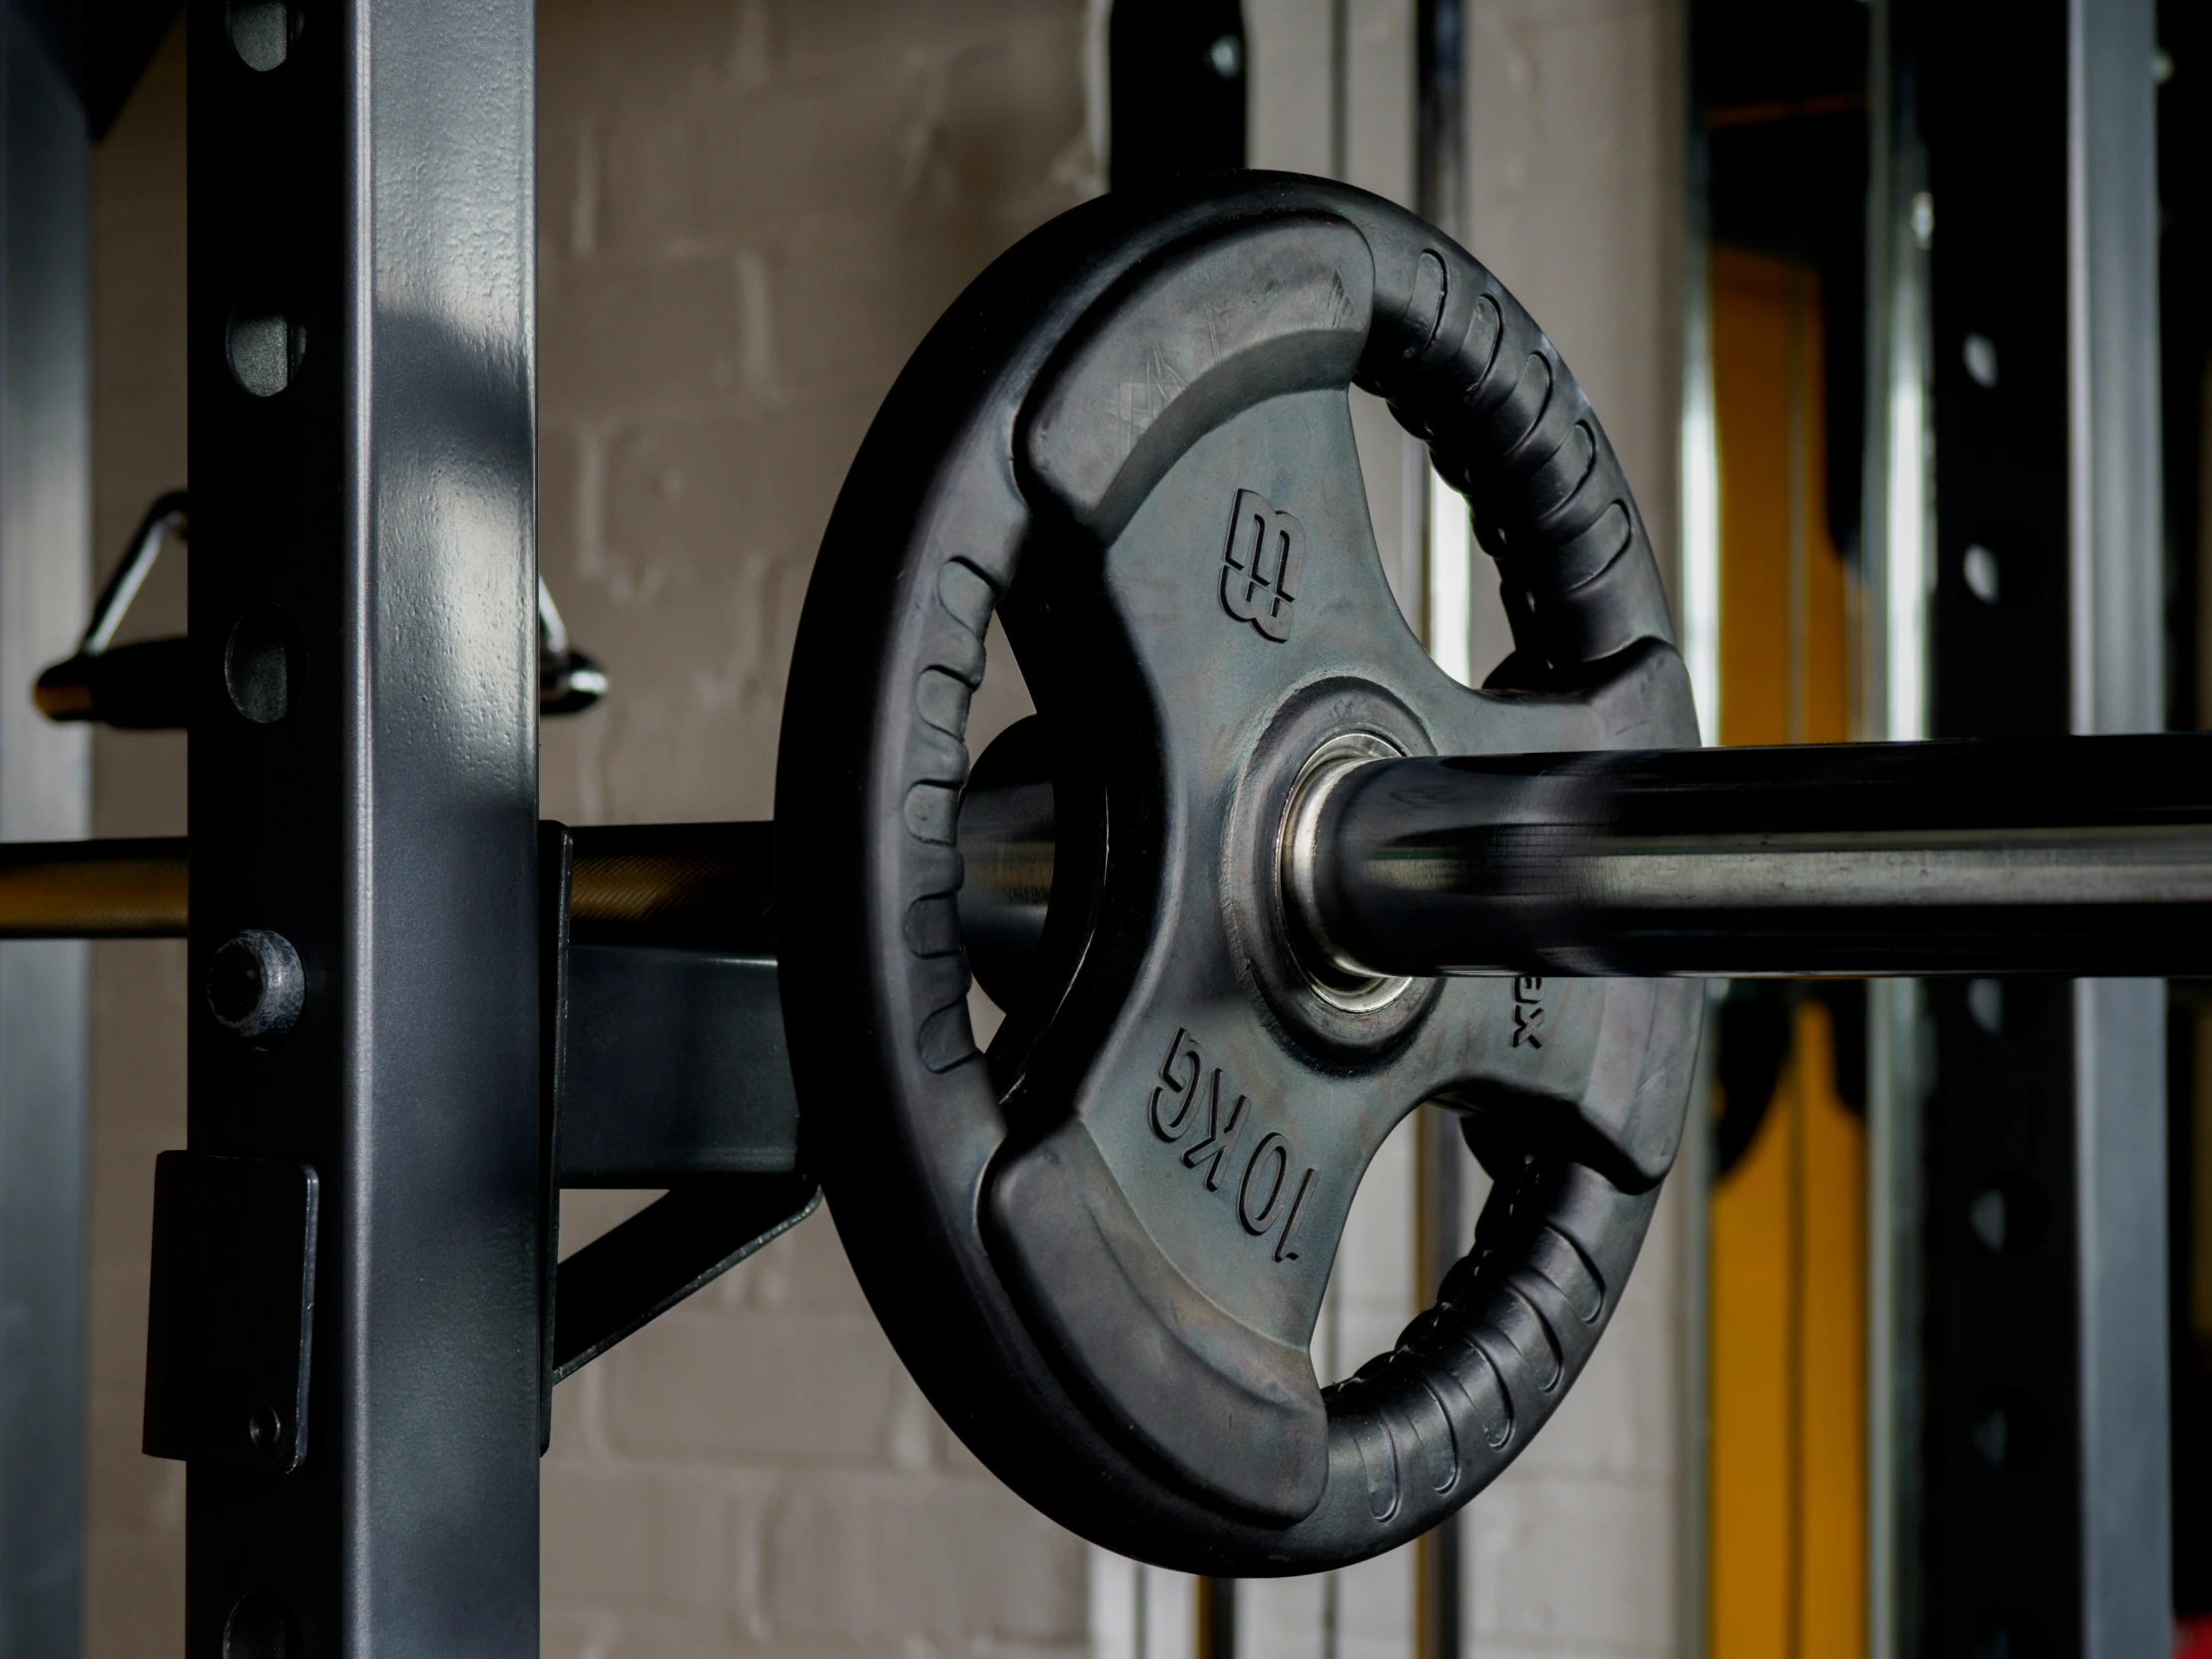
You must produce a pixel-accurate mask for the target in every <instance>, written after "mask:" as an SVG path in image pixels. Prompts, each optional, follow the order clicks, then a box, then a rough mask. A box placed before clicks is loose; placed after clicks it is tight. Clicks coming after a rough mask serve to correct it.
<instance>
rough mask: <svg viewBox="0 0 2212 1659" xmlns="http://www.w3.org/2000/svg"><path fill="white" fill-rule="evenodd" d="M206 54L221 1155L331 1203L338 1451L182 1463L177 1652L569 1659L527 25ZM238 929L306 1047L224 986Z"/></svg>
mask: <svg viewBox="0 0 2212 1659" xmlns="http://www.w3.org/2000/svg"><path fill="white" fill-rule="evenodd" d="M186 27H187V34H188V52H189V65H190V75H191V81H192V90H193V96H192V102H191V111H190V116H189V120H190V135H189V136H190V151H189V157H190V159H189V169H190V171H189V190H190V239H189V240H190V249H191V266H190V295H189V303H188V362H189V375H190V405H189V408H190V420H191V465H192V487H193V519H194V530H195V531H196V535H195V538H194V545H195V548H196V552H195V554H194V558H193V561H192V571H191V591H190V605H191V630H190V637H191V659H190V674H191V710H192V744H191V774H190V786H191V818H192V825H193V830H194V832H195V834H196V836H197V837H198V848H197V850H196V851H195V853H194V856H193V865H192V908H193V916H192V929H191V934H190V949H189V952H188V960H189V964H190V967H189V971H190V973H191V975H192V994H191V996H190V999H189V1006H190V1010H191V1013H190V1019H191V1024H190V1027H189V1044H190V1145H191V1151H192V1155H193V1156H194V1157H196V1158H197V1157H202V1156H205V1155H209V1154H214V1155H219V1156H227V1157H235V1158H251V1159H262V1160H270V1161H272V1162H273V1163H276V1164H279V1165H283V1166H287V1167H289V1168H292V1169H294V1170H296V1168H297V1166H299V1165H301V1164H305V1165H310V1166H312V1167H313V1169H314V1171H315V1173H316V1176H317V1178H318V1181H319V1191H320V1220H319V1223H318V1234H317V1241H318V1242H317V1249H316V1253H315V1259H314V1273H313V1287H314V1301H313V1316H314V1317H313V1326H312V1367H311V1372H310V1383H309V1387H308V1391H307V1396H306V1406H305V1412H304V1417H303V1419H302V1424H303V1426H302V1431H303V1434H304V1458H305V1460H304V1463H303V1465H302V1466H301V1467H299V1468H298V1469H297V1470H296V1471H295V1472H293V1473H289V1474H273V1473H262V1472H238V1471H233V1470H231V1469H227V1468H223V1467H217V1466H214V1465H212V1464H211V1463H209V1462H207V1461H198V1462H195V1463H193V1464H192V1466H191V1471H190V1476H189V1481H188V1497H187V1536H188V1542H187V1568H186V1626H187V1629H186V1639H185V1644H184V1647H185V1652H186V1653H187V1654H188V1655H189V1656H191V1659H236V1656H238V1655H240V1654H245V1653H252V1654H276V1653H284V1654H291V1653H301V1652H304V1653H312V1654H316V1655H327V1656H331V1659H339V1656H343V1659H370V1656H372V1655H374V1656H398V1655H417V1654H419V1655H425V1656H439V1659H443V1656H460V1655H468V1656H469V1659H535V1655H536V1654H537V1652H538V1629H537V1624H538V1582H537V1567H538V1524H537V1515H538V1469H537V1459H538V1391H539V1382H540V1355H539V1339H540V1333H539V1318H538V1312H539V1309H538V1264H537V1262H536V1260H535V1253H536V1240H537V1238H538V1226H537V1216H538V1194H537V1151H538V1148H537V1115H538V1090H537V1065H538V1060H537V1031H536V1026H537V1020H536V1009H537V994H538V983H537V979H538V960H537V914H536V911H537V902H538V895H537V880H536V819H537V684H536V649H535V634H534V629H535V626H536V607H535V596H536V584H537V573H536V559H535V524H534V501H535V466H536V456H535V440H536V433H535V391H536V388H535V366H536V341H535V325H536V318H535V299H534V291H535V272H534V269H533V245H534V233H535V226H534V201H535V194H536V180H535V177H534V153H535V130H534V129H535V113H536V112H535V107H534V96H535V94H534V79H533V77H534V65H535V39H534V34H533V28H534V25H533V14H532V6H531V4H530V0H330V3H328V4H318V5H315V6H313V7H308V6H305V5H297V4H287V5H251V6H249V5H240V4H227V3H225V0H189V5H188V9H187V14H186ZM245 930H262V931H264V932H274V933H277V934H280V935H282V936H283V938H284V939H286V940H288V941H289V943H290V944H291V946H292V947H293V948H294V949H295V950H296V953H297V956H298V958H299V960H300V962H301V964H302V966H303V969H304V984H305V999H304V1004H303V1006H302V1007H301V1009H300V1011H299V1013H298V1015H297V1022H296V1025H295V1026H294V1027H293V1028H292V1029H291V1030H290V1031H289V1033H288V1034H287V1035H286V1036H285V1037H284V1039H283V1041H282V1042H281V1043H279V1044H277V1045H275V1046H270V1047H258V1046H256V1045H255V1044H254V1043H253V1042H251V1041H248V1040H245V1039H243V1038H241V1037H240V1036H239V1035H237V1034H236V1033H235V1031H233V1030H232V1029H228V1028H226V1027H225V1026H223V1025H221V1024H219V1023H218V1022H217V1020H216V1019H215V1017H214V1015H213V1013H212V1011H211V1008H210V1005H209V999H208V997H207V996H206V994H205V990H206V987H207V985H208V983H209V969H210V963H211V959H212V958H213V957H214V956H215V954H216V952H217V950H218V947H219V946H221V945H223V944H224V943H225V941H227V940H229V939H232V938H234V937H236V936H237V935H238V934H239V933H241V932H242V931H245ZM219 1426H220V1425H219Z"/></svg>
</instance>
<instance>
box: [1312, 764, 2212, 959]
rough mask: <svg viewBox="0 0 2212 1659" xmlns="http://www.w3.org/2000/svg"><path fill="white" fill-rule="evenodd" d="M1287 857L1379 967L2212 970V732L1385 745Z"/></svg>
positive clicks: (1347, 942)
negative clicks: (1500, 749)
mask: <svg viewBox="0 0 2212 1659" xmlns="http://www.w3.org/2000/svg"><path fill="white" fill-rule="evenodd" d="M1312 821H1313V824H1314V829H1313V830H1312V844H1311V845H1308V846H1303V847H1301V846H1295V845H1294V846H1287V847H1286V849H1285V876H1286V899H1287V903H1286V909H1287V910H1288V911H1290V912H1292V913H1294V914H1304V915H1306V916H1308V917H1309V918H1310V922H1311V924H1310V927H1309V929H1308V931H1309V933H1310V935H1311V936H1310V937H1309V938H1308V939H1307V940H1306V941H1305V946H1306V948H1308V949H1310V950H1318V951H1320V952H1322V953H1323V954H1325V955H1327V956H1328V957H1329V958H1330V959H1331V960H1332V961H1333V962H1334V963H1335V964H1336V965H1338V966H1340V967H1344V968H1356V969H1358V970H1361V971H1366V972H1370V973H1377V974H1385V973H1386V974H1411V975H1434V974H1446V973H1458V974H1465V973H1529V974H1560V975H1586V976H1589V975H1614V974H1618V975H1636V976H1642V975H1658V974H1687V975H1714V976H1722V975H1727V976H1757V975H1824V974H1829V975H1849V976H1859V975H1874V974H1945V973H1975V974H1996V973H2054V974H2071V975H2098V974H2146V975H2160V974H2163V975H2173V974H2189V973H2204V972H2212V735H2198V734H2188V735H2178V734H2177V735H2166V736H2147V737H2116V738H2065V739H2051V740H2045V741H2025V742H2000V743H1974V744H1962V743H1960V744H1953V743H1914V744H1903V743H1900V744H1836V745H1798V746H1792V747H1789V748H1773V749H1704V750H1685V751H1669V752H1657V751H1652V752H1620V753H1607V754H1591V755H1554V756H1545V755H1536V756H1499V757H1486V758H1459V759H1441V760H1399V761H1379V762H1375V763H1372V764H1370V765H1367V766H1364V767H1361V768H1358V769H1356V770H1354V771H1352V772H1350V773H1349V774H1348V775H1347V776H1345V777H1344V778H1343V780H1342V781H1341V783H1340V784H1339V786H1338V787H1337V788H1336V789H1335V791H1334V792H1333V797H1332V799H1330V800H1329V801H1327V802H1326V803H1324V804H1322V806H1321V808H1320V810H1319V811H1318V812H1317V813H1315V814H1313V815H1312Z"/></svg>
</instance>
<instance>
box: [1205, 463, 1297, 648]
mask: <svg viewBox="0 0 2212 1659" xmlns="http://www.w3.org/2000/svg"><path fill="white" fill-rule="evenodd" d="M1221 557H1222V565H1221V603H1222V608H1223V609H1224V610H1226V611H1227V612H1228V613H1229V614H1230V615H1231V616H1233V617H1235V618H1236V619H1237V620H1238V621H1239V622H1249V623H1251V624H1252V626H1253V627H1255V628H1257V629H1259V630H1260V632H1261V633H1262V634H1263V635H1265V636H1266V637H1267V638H1269V639H1271V640H1274V641H1276V642H1277V643H1278V644H1280V643H1281V642H1282V641H1284V640H1287V639H1289V638H1290V637H1291V608H1292V607H1293V606H1294V605H1295V604H1297V602H1298V590H1299V582H1300V579H1301V577H1302V575H1303V574H1304V570H1305V565H1306V527H1305V526H1304V525H1302V524H1300V523H1299V521H1298V520H1297V519H1295V518H1293V517H1292V516H1291V515H1290V514H1289V513H1286V512H1279V511H1277V510H1276V509H1275V508H1274V507H1273V506H1271V505H1270V504H1269V502H1268V498H1267V497H1266V496H1264V495H1262V494H1261V493H1260V492H1259V491H1258V490H1239V491H1238V492H1237V500H1236V503H1235V505H1234V506H1233V507H1232V508H1231V509H1230V513H1229V544H1228V546H1227V547H1226V548H1225V549H1224V550H1223V552H1222V556H1221Z"/></svg>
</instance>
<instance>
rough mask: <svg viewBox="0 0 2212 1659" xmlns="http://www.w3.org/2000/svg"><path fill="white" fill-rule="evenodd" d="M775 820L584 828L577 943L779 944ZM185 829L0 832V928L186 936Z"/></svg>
mask: <svg viewBox="0 0 2212 1659" xmlns="http://www.w3.org/2000/svg"><path fill="white" fill-rule="evenodd" d="M774 830H775V827H774V826H773V825H769V824H660V825H643V826H634V827H633V826H624V827H616V828H607V829H589V830H575V831H574V832H573V833H574V835H575V861H574V865H573V867H572V870H571V874H570V883H569V917H570V924H571V927H572V929H573V936H574V937H575V939H576V940H577V942H578V943H582V944H637V945H686V946H693V947H698V948H711V949H716V950H722V951H727V952H730V953H732V954H736V955H747V956H753V955H760V956H766V955H773V954H775V949H776V927H775V910H774V900H773V889H772V885H771V880H770V876H771V868H772V866H771V862H770V843H771V841H772V840H773V838H774ZM189 891H190V880H189V863H188V859H187V854H186V841H185V838H184V837H183V836H181V835H179V836H175V837H170V838H162V839H146V840H92V841H13V842H6V843H0V938H6V939H56V938H63V939H68V938H76V939H115V938H182V937H183V936H184V933H185V930H186V924H187V922H188V920H189V917H190V906H189V902H188V895H189Z"/></svg>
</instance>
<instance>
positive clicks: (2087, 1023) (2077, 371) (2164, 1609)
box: [2066, 0, 2173, 1659]
mask: <svg viewBox="0 0 2212 1659" xmlns="http://www.w3.org/2000/svg"><path fill="white" fill-rule="evenodd" d="M2157 13H2158V8H2157V6H2156V5H2155V3H2154V0H2067V7H2066V23H2067V37H2068V38H2067V66H2068V69H2067V86H2066V129H2067V143H2066V174H2067V177H2066V200H2067V213H2066V244H2067V261H2066V265H2067V272H2066V278H2067V280H2066V288H2067V346H2068V350H2067V359H2068V361H2067V387H2068V394H2069V395H2068V410H2069V421H2068V425H2069V427H2070V431H2069V433H2068V443H2067V449H2068V452H2069V457H2070V462H2071V465H2070V474H2071V476H2070V477H2069V480H2068V483H2069V491H2068V495H2069V505H2070V508H2071V512H2072V518H2073V525H2072V535H2071V538H2070V553H2071V557H2070V560H2069V565H2070V569H2071V575H2072V580H2071V584H2070V585H2071V588H2072V593H2071V601H2072V603H2071V616H2072V622H2073V636H2072V658H2073V675H2072V689H2073V697H2072V715H2073V729H2074V730H2075V731H2076V732H2154V731H2157V730H2158V729H2160V728H2161V727H2162V726H2163V725H2164V724H2165V720H2164V714H2165V710H2164V707H2163V703H2164V697H2165V685H2164V675H2163V673H2162V663H2163V660H2164V659H2163V653H2162V651H2161V650H2160V643H2161V639H2162V635H2163V616H2162V596H2163V585H2164V584H2163V570H2162V564H2161V553H2162V550H2163V545H2164V539H2165V538H2164V536H2163V534H2162V531H2161V520H2162V516H2163V515H2162V512H2161V504H2160V488H2159V478H2160V467H2159V460H2160V445H2159V437H2158V434H2159V399H2158V186H2157V157H2158V148H2157V124H2156V113H2155V93H2154V85H2153V82H2152V79H2151V68H2150V65H2151V60H2152V58H2153V56H2154V55H2155V53H2156V49H2157V45H2158V34H2157ZM2073 992H2074V996H2073V1003H2074V1183H2075V1184H2074V1206H2075V1209H2074V1214H2075V1225H2076V1227H2077V1229H2078V1235H2077V1258H2076V1259H2077V1263H2078V1270H2077V1271H2078V1275H2079V1278H2078V1282H2077V1283H2078V1292H2079V1296H2080V1308H2081V1323H2080V1328H2079V1333H2078V1338H2077V1342H2078V1348H2077V1350H2076V1352H2077V1355H2078V1363H2079V1366H2080V1377H2081V1393H2080V1409H2081V1419H2080V1434H2081V1438H2080V1445H2081V1520H2080V1525H2081V1539H2080V1547H2081V1596H2082V1624H2083V1629H2082V1632H2081V1651H2082V1653H2083V1655H2084V1656H2085V1659H2154V1656H2158V1655H2162V1654H2164V1653H2165V1652H2166V1651H2167V1650H2168V1648H2169V1647H2170V1645H2171V1643H2172V1640H2173V1636H2172V1630H2173V1622H2172V1621H2173V1566H2172V1548H2173V1504H2172V1492H2171V1469H2172V1462H2171V1458H2172V1452H2171V1444H2170V1424H2169V1414H2168V1409H2167V1396H2168V1388H2169V1380H2168V1373H2167V1367H2166V1342H2167V1323H2168V1318H2169V1316H2168V1310H2167V1299H2166V1202H2165V1200H2166V1112H2165V1107H2166V1043H2165V1034H2166V987H2165V984H2164V982H2163V981H2161V980H2157V979H2080V980H2076V981H2075V982H2074V986H2073Z"/></svg>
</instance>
